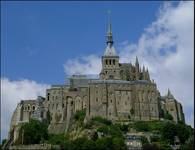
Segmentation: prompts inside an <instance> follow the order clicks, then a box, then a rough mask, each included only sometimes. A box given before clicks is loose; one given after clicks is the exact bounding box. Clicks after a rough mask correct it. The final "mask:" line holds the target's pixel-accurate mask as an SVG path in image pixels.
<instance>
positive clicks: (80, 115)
mask: <svg viewBox="0 0 195 150" xmlns="http://www.w3.org/2000/svg"><path fill="white" fill-rule="evenodd" d="M85 115H86V109H83V110H79V111H76V113H75V115H74V119H75V120H77V121H84V119H85Z"/></svg>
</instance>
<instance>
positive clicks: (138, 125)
mask: <svg viewBox="0 0 195 150" xmlns="http://www.w3.org/2000/svg"><path fill="white" fill-rule="evenodd" d="M134 128H135V129H136V130H137V131H149V130H150V128H149V125H148V123H147V122H144V121H137V122H135V124H134Z"/></svg>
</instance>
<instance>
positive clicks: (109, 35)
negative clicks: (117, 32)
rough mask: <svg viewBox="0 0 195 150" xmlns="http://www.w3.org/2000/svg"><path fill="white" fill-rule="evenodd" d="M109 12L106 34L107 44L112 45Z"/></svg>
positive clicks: (109, 12)
mask: <svg viewBox="0 0 195 150" xmlns="http://www.w3.org/2000/svg"><path fill="white" fill-rule="evenodd" d="M110 14H111V11H108V32H107V42H106V43H107V44H108V43H110V44H113V37H112V24H111V17H110Z"/></svg>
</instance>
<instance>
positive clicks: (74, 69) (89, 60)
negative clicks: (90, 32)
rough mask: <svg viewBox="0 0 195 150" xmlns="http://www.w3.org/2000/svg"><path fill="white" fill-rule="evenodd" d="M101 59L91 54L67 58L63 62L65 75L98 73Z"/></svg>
mask: <svg viewBox="0 0 195 150" xmlns="http://www.w3.org/2000/svg"><path fill="white" fill-rule="evenodd" d="M100 64H101V59H100V58H99V57H98V56H96V55H94V54H92V55H89V56H83V57H81V58H75V59H69V60H68V61H67V62H66V63H65V64H64V69H65V72H66V74H67V75H72V74H98V73H99V72H100V70H101V65H100Z"/></svg>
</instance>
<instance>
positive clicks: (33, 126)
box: [20, 119, 48, 144]
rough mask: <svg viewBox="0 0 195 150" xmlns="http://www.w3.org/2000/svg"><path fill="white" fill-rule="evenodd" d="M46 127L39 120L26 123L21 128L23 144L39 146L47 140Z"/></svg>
mask: <svg viewBox="0 0 195 150" xmlns="http://www.w3.org/2000/svg"><path fill="white" fill-rule="evenodd" d="M47 127H48V125H47V124H45V123H43V122H40V121H39V120H34V119H30V121H29V122H28V123H24V124H23V125H22V126H21V130H20V132H21V133H23V144H39V143H40V142H41V141H43V140H47V139H48V130H47Z"/></svg>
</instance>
